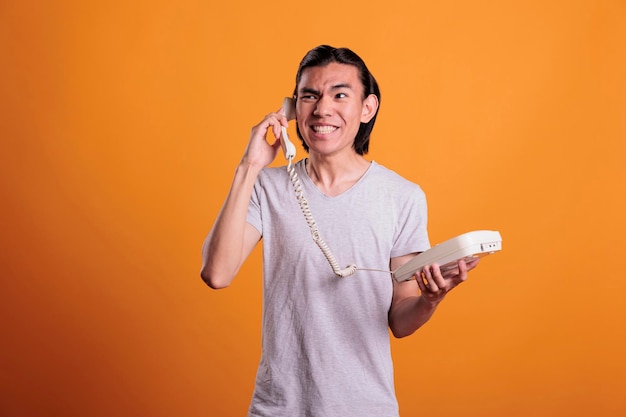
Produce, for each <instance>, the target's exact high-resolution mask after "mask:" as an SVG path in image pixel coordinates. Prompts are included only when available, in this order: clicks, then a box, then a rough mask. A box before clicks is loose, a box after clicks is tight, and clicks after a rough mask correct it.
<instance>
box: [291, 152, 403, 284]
mask: <svg viewBox="0 0 626 417" xmlns="http://www.w3.org/2000/svg"><path fill="white" fill-rule="evenodd" d="M292 160H293V158H289V163H288V164H287V172H288V173H289V179H290V180H291V183H292V184H293V188H294V190H295V192H296V199H297V200H298V204H299V205H300V209H301V210H302V214H304V218H305V220H306V222H307V224H308V225H309V228H310V229H311V236H312V237H313V241H314V242H315V243H316V244H317V246H318V247H319V248H320V250H321V251H322V253H323V254H324V257H325V258H326V259H327V260H328V263H329V264H330V266H331V268H332V269H333V272H334V273H335V275H337V276H339V277H341V278H345V277H349V276H350V275H354V273H355V272H356V271H357V269H360V270H369V271H378V272H385V273H391V271H383V270H380V269H369V268H357V266H356V265H355V264H351V265H348V266H347V267H345V268H343V269H342V268H340V267H339V263H337V259H335V256H334V255H333V254H332V252H331V251H330V248H329V247H328V245H327V244H326V242H324V239H322V236H321V235H320V231H319V229H318V228H317V223H315V219H313V215H312V214H311V210H310V209H309V202H308V201H307V199H306V198H305V197H304V193H303V192H302V184H301V183H300V179H299V178H298V173H297V172H296V169H295V167H294V165H292V163H291V162H292Z"/></svg>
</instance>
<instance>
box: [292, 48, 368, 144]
mask: <svg viewBox="0 0 626 417" xmlns="http://www.w3.org/2000/svg"><path fill="white" fill-rule="evenodd" d="M331 62H337V63H339V64H346V65H352V66H355V67H356V68H357V70H358V71H359V78H360V79H361V83H362V84H363V100H365V98H367V97H368V96H369V95H370V94H374V95H375V96H376V97H377V98H378V103H379V107H380V89H379V88H378V83H377V82H376V79H375V78H374V76H373V75H372V73H371V72H370V71H369V69H367V66H366V65H365V62H363V60H362V59H361V57H359V56H358V55H357V54H355V53H354V52H352V51H351V50H350V49H348V48H334V47H332V46H328V45H320V46H318V47H316V48H313V49H311V50H310V51H309V52H307V54H306V55H305V56H304V58H302V61H300V66H299V67H298V73H297V74H296V87H295V89H294V90H293V96H294V98H297V97H298V84H299V83H300V79H301V78H302V72H303V71H304V70H305V69H307V68H310V67H323V66H326V65H328V64H330V63H331ZM377 115H378V108H377V109H376V113H375V114H374V117H372V119H371V120H370V121H369V122H368V123H361V126H360V127H359V131H358V132H357V134H356V137H355V138H354V144H353V145H352V146H353V148H354V150H355V151H356V152H357V153H358V154H359V155H363V154H366V153H367V151H368V150H369V142H370V133H372V129H373V128H374V123H375V122H376V116H377ZM296 129H297V133H298V137H299V138H300V141H301V142H302V146H304V149H305V150H306V151H307V152H308V151H309V147H308V146H307V144H306V143H304V139H303V138H302V135H301V134H300V129H299V128H297V127H296Z"/></svg>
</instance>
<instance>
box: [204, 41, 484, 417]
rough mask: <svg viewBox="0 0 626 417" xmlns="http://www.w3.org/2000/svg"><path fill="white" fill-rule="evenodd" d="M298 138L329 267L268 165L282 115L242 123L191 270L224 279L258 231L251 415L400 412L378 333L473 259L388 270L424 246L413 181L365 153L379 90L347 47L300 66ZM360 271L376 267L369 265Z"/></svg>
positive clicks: (429, 309) (455, 278)
mask: <svg viewBox="0 0 626 417" xmlns="http://www.w3.org/2000/svg"><path fill="white" fill-rule="evenodd" d="M294 99H295V101H296V121H297V132H298V136H299V138H300V139H301V141H302V145H303V147H304V149H305V150H306V151H307V152H308V158H305V159H302V160H300V161H298V162H297V163H296V164H295V166H294V167H293V168H294V170H295V172H296V173H297V176H298V178H299V179H300V185H301V187H302V192H303V194H304V195H305V196H306V199H307V207H308V209H310V212H311V214H312V215H313V216H314V218H315V222H316V225H317V226H318V228H319V232H320V234H321V235H323V236H324V239H325V240H326V243H327V244H328V247H329V248H330V249H331V250H332V252H333V254H334V255H335V256H336V258H337V259H338V260H339V261H341V262H344V263H348V262H354V263H355V264H356V265H357V266H358V269H357V272H356V273H355V274H354V275H351V276H348V277H343V278H341V277H338V276H337V275H335V274H334V273H333V270H332V268H331V267H330V266H329V264H328V261H327V259H325V257H324V255H323V253H322V251H320V250H319V248H318V247H316V245H315V243H314V242H313V240H312V238H311V232H310V225H308V224H307V222H306V221H305V219H304V217H303V214H302V209H301V207H300V205H299V204H298V201H297V200H296V198H295V195H294V190H293V187H292V183H291V180H290V177H289V175H288V173H287V170H286V169H285V167H281V168H268V167H267V166H268V165H269V164H270V163H271V162H272V161H273V160H274V159H275V158H276V155H277V154H278V153H279V149H280V141H279V140H276V141H275V142H273V143H272V144H270V143H269V142H268V140H267V135H268V133H269V131H270V130H271V131H272V132H273V135H274V136H275V137H276V138H280V137H281V129H282V127H284V126H287V118H286V116H285V114H284V112H283V111H279V112H274V113H270V114H268V115H267V116H266V117H265V118H264V119H263V120H262V121H261V122H260V123H259V124H257V125H256V126H254V127H253V129H252V132H251V136H250V140H249V143H248V146H247V148H246V150H245V152H244V155H243V157H242V159H241V162H240V163H239V165H238V167H237V170H236V172H235V177H234V180H233V183H232V187H231V190H230V192H229V194H228V196H227V198H226V201H225V203H224V206H223V208H222V210H221V212H220V214H219V216H218V218H217V220H216V222H215V224H214V226H213V228H212V230H211V232H210V233H209V235H208V236H207V238H206V240H205V243H204V246H203V266H202V272H201V276H202V278H203V279H204V280H205V282H206V283H207V284H208V285H209V286H210V287H212V288H224V287H226V286H228V285H229V284H230V283H231V281H232V280H233V278H234V277H235V275H236V274H237V271H238V270H239V268H240V267H241V265H242V264H243V262H244V261H245V259H246V258H247V257H248V255H249V254H250V252H251V251H252V249H253V248H254V246H255V245H256V244H257V243H258V242H259V240H260V239H261V238H263V262H264V266H263V280H264V286H263V341H262V357H261V361H260V364H259V369H258V373H257V378H256V387H255V391H254V395H253V398H252V403H251V405H250V409H249V416H272V417H277V416H289V417H296V416H333V417H339V416H341V417H347V416H359V417H367V416H372V417H374V416H375V417H387V416H389V417H393V416H398V404H397V400H396V397H395V393H394V385H393V368H392V361H391V353H390V340H389V332H388V330H389V329H391V331H392V332H393V334H394V335H395V336H396V337H404V336H408V335H410V334H412V333H413V332H414V331H415V330H417V329H418V328H419V327H420V326H422V325H423V324H424V323H425V322H426V321H427V320H428V319H429V318H430V317H431V315H432V314H433V313H434V311H435V309H436V307H437V306H438V304H439V303H440V302H441V301H442V300H443V298H444V297H445V295H446V294H447V293H448V292H449V291H450V290H451V289H453V288H454V287H455V286H457V285H458V284H459V283H461V282H463V281H464V280H465V279H466V278H467V271H469V270H470V269H473V268H474V267H475V266H476V263H477V262H476V261H473V262H471V263H468V264H466V263H465V262H463V261H459V264H458V268H457V269H456V270H454V271H452V272H449V273H446V276H445V277H444V276H443V275H442V274H441V272H440V270H439V268H438V266H437V265H433V266H431V267H428V268H425V271H424V273H423V274H421V275H420V276H419V277H417V278H418V279H416V280H411V281H406V282H402V283H397V282H395V281H394V280H393V279H392V278H390V275H389V273H383V272H381V271H380V270H385V271H388V270H390V269H391V270H394V269H396V268H397V267H398V266H400V265H402V264H403V263H405V262H406V261H408V260H409V259H411V258H412V257H414V256H416V255H417V254H418V253H419V252H422V251H424V250H426V249H428V248H429V242H428V235H427V230H426V215H427V213H426V199H425V196H424V193H423V192H422V190H421V189H420V188H419V186H417V185H416V184H413V183H411V182H409V181H407V180H405V179H403V178H401V177H400V176H399V175H397V174H396V173H394V172H393V171H390V170H388V169H386V168H384V167H382V166H381V165H378V164H377V163H376V162H373V161H372V162H370V161H367V160H366V159H365V158H364V156H363V155H364V154H366V153H367V151H368V145H369V136H370V132H371V130H372V127H373V125H374V122H375V120H376V116H377V114H378V108H379V104H380V92H379V89H378V85H377V83H376V80H375V79H374V77H373V76H372V75H371V73H370V72H369V70H368V69H367V67H366V65H365V63H364V62H363V61H362V60H361V58H359V57H358V56H357V55H356V54H355V53H354V52H352V51H350V50H349V49H346V48H339V49H337V48H333V47H330V46H325V45H324V46H319V47H317V48H314V49H313V50H311V51H309V52H308V53H307V54H306V56H305V57H304V59H303V60H302V62H301V63H300V67H299V69H298V73H297V76H296V88H295V90H294ZM365 268H372V269H377V270H370V269H365Z"/></svg>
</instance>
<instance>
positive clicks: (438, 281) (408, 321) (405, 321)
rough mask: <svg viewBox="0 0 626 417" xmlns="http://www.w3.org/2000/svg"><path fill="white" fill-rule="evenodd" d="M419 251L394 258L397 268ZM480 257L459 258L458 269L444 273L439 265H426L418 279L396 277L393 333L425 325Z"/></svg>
mask: <svg viewBox="0 0 626 417" xmlns="http://www.w3.org/2000/svg"><path fill="white" fill-rule="evenodd" d="M416 255H417V254H410V255H405V256H400V257H397V258H393V259H391V270H392V271H393V270H395V269H396V268H398V267H399V266H401V265H402V264H404V263H405V262H407V261H408V260H409V259H411V258H412V257H414V256H416ZM477 264H478V259H476V260H473V261H471V262H469V263H467V264H466V263H465V261H463V260H459V263H458V269H454V270H451V271H448V272H446V274H445V276H444V275H442V274H441V271H440V270H439V266H438V265H432V266H429V267H426V268H424V272H423V273H422V274H416V277H415V278H416V279H413V280H409V281H404V282H396V280H392V281H393V298H392V301H391V308H390V309H389V327H390V328H391V331H392V333H393V335H394V336H396V337H405V336H409V335H411V334H413V333H414V332H415V331H416V330H417V329H419V328H420V327H422V326H423V325H424V324H425V323H426V322H427V321H428V320H429V319H430V318H431V317H432V315H433V313H434V312H435V310H436V309H437V306H438V305H439V303H440V302H441V301H443V299H444V298H445V296H446V294H447V293H448V292H450V291H451V290H452V289H453V288H455V287H456V286H457V285H459V284H460V283H462V282H463V281H465V280H466V279H467V273H468V271H470V270H472V269H474V268H475V267H476V265H477Z"/></svg>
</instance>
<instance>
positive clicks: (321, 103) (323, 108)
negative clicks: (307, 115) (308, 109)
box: [313, 96, 332, 117]
mask: <svg viewBox="0 0 626 417" xmlns="http://www.w3.org/2000/svg"><path fill="white" fill-rule="evenodd" d="M331 113H332V101H331V98H330V97H327V96H322V97H320V98H319V99H318V100H317V103H316V104H315V109H314V110H313V114H314V115H315V116H317V117H324V116H329V115H330V114H331Z"/></svg>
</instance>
